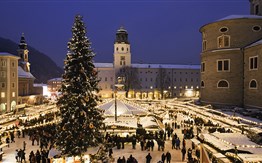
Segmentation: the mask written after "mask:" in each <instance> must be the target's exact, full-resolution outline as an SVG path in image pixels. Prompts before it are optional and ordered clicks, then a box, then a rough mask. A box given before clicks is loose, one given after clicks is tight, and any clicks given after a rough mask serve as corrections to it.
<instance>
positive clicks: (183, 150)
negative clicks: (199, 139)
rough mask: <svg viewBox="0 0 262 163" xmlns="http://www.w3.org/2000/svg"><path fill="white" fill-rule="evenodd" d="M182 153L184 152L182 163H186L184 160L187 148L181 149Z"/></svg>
mask: <svg viewBox="0 0 262 163" xmlns="http://www.w3.org/2000/svg"><path fill="white" fill-rule="evenodd" d="M181 152H182V161H184V160H185V155H186V148H185V147H183V148H182V149H181Z"/></svg>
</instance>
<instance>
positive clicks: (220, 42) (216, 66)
mask: <svg viewBox="0 0 262 163" xmlns="http://www.w3.org/2000/svg"><path fill="white" fill-rule="evenodd" d="M257 2H259V3H257ZM261 3H262V2H261V1H250V4H251V5H250V6H251V8H252V10H251V14H252V15H230V16H228V17H225V18H223V19H220V20H217V21H215V22H212V23H209V24H206V25H204V26H202V27H201V28H200V32H201V33H202V53H201V86H200V100H201V101H202V102H204V103H210V104H217V105H233V106H246V107H255V108H262V103H261V102H260V101H261V100H260V98H261V97H262V94H261V93H260V92H259V89H261V84H262V83H261V81H262V78H261V77H262V76H261V75H262V71H261V70H262V68H261V64H260V62H261V57H262V56H261V55H262V53H261V52H262V51H261V50H262V49H261V47H262V46H261V45H260V44H261V43H262V41H261V39H262V29H261V27H262V16H260V15H259V13H260V11H261V10H260V7H261ZM254 4H256V5H254ZM257 5H258V6H257ZM254 7H255V9H254ZM255 10H256V11H255ZM254 12H255V13H258V15H253V14H254Z"/></svg>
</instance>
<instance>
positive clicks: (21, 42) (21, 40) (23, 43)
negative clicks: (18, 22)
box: [19, 33, 27, 49]
mask: <svg viewBox="0 0 262 163" xmlns="http://www.w3.org/2000/svg"><path fill="white" fill-rule="evenodd" d="M19 48H20V49H27V43H26V41H25V35H24V33H22V36H21V39H20V43H19Z"/></svg>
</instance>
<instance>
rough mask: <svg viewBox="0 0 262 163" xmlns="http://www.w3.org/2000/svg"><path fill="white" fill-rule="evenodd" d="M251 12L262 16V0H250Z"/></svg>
mask: <svg viewBox="0 0 262 163" xmlns="http://www.w3.org/2000/svg"><path fill="white" fill-rule="evenodd" d="M249 2H250V14H251V15H258V16H262V0H249Z"/></svg>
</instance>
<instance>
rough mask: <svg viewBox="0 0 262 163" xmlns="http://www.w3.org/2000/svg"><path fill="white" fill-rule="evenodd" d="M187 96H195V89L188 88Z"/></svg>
mask: <svg viewBox="0 0 262 163" xmlns="http://www.w3.org/2000/svg"><path fill="white" fill-rule="evenodd" d="M185 96H186V97H193V96H194V91H193V89H187V90H186V91H185Z"/></svg>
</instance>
